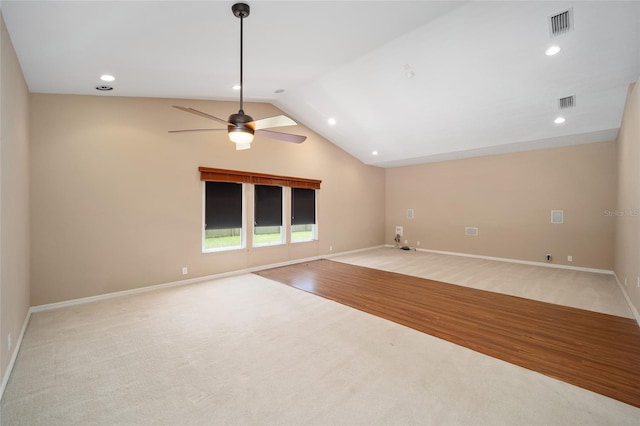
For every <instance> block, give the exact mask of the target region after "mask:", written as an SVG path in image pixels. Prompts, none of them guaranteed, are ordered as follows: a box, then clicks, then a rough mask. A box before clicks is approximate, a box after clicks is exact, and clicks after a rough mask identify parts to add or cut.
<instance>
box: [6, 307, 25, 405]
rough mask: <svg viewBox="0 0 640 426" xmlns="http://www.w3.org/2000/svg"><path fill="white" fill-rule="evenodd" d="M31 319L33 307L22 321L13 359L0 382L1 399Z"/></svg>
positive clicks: (12, 354) (12, 355)
mask: <svg viewBox="0 0 640 426" xmlns="http://www.w3.org/2000/svg"><path fill="white" fill-rule="evenodd" d="M30 319H31V308H29V310H28V311H27V316H26V317H25V319H24V322H23V323H22V329H21V330H20V335H19V336H18V340H16V345H15V346H14V348H13V352H12V353H11V359H10V360H9V364H8V365H7V370H6V371H5V373H4V377H3V378H2V383H0V400H2V397H3V396H4V390H5V389H6V387H7V383H9V378H10V377H11V372H12V371H13V366H14V365H15V363H16V359H18V352H20V346H22V338H23V337H24V333H25V332H26V331H27V325H29V320H30Z"/></svg>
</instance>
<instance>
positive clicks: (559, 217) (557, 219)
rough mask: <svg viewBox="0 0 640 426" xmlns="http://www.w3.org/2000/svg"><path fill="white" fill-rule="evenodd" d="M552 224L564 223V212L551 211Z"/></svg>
mask: <svg viewBox="0 0 640 426" xmlns="http://www.w3.org/2000/svg"><path fill="white" fill-rule="evenodd" d="M551 223H564V210H551Z"/></svg>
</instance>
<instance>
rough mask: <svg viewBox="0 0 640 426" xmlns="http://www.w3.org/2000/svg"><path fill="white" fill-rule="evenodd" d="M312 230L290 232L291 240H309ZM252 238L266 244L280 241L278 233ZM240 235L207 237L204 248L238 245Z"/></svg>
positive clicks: (258, 242)
mask: <svg viewBox="0 0 640 426" xmlns="http://www.w3.org/2000/svg"><path fill="white" fill-rule="evenodd" d="M312 232H313V231H298V232H292V233H291V240H292V241H293V242H296V241H309V240H311V238H312V237H313V235H312ZM253 240H254V242H255V243H256V244H268V243H275V242H279V241H280V234H260V235H254V236H253ZM240 241H241V239H240V236H239V235H236V236H230V237H208V238H205V240H204V248H205V249H220V248H226V247H240Z"/></svg>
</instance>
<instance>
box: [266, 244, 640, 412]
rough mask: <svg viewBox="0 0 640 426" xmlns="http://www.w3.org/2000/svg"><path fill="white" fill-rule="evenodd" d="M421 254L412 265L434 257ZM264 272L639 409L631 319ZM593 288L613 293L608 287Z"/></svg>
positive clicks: (390, 281) (443, 288) (444, 287)
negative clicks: (418, 260) (417, 261)
mask: <svg viewBox="0 0 640 426" xmlns="http://www.w3.org/2000/svg"><path fill="white" fill-rule="evenodd" d="M381 253H384V254H385V255H387V256H396V255H397V253H396V251H394V250H390V249H387V250H384V251H381ZM402 254H403V255H405V254H409V255H411V254H410V253H402ZM422 254H423V253H416V256H414V257H413V259H414V260H415V259H420V260H423V261H424V260H425V259H427V258H428V256H419V255H422ZM367 258H368V259H371V258H372V257H371V256H370V255H369V256H368V257H367ZM498 263H501V262H498ZM509 266H512V265H509ZM517 266H523V265H517ZM405 267H406V265H405ZM534 268H536V267H534ZM537 268H538V269H547V268H540V267H537ZM524 270H526V271H529V272H530V273H529V275H533V273H534V272H536V271H531V270H530V268H528V267H527V268H525V269H524ZM558 271H560V272H564V273H566V272H570V273H571V274H569V275H571V276H574V278H575V275H576V274H573V273H574V272H575V271H561V270H558ZM558 271H552V272H558ZM538 272H539V273H540V274H541V275H545V274H544V273H545V272H549V271H538ZM258 274H259V275H261V276H263V277H265V278H269V279H273V280H276V281H279V282H283V283H285V284H288V285H291V286H293V287H296V288H299V289H302V290H305V291H308V292H311V293H314V294H317V295H320V296H323V297H325V298H329V299H332V300H335V301H338V302H340V303H342V304H345V305H348V306H351V307H354V308H356V309H358V310H362V311H365V312H368V313H371V314H374V315H376V316H379V317H382V318H385V319H389V320H391V321H394V322H397V323H399V324H403V325H406V326H409V327H411V328H414V329H416V330H419V331H422V332H425V333H427V334H430V335H433V336H436V337H439V338H442V339H445V340H448V341H450V342H452V343H456V344H459V345H461V346H465V347H468V348H470V349H473V350H476V351H478V352H481V353H484V354H487V355H490V356H493V357H495V358H498V359H502V360H505V361H507V362H510V363H513V364H516V365H520V366H522V367H525V368H528V369H531V370H534V371H538V372H541V373H543V374H545V375H548V376H551V377H554V378H557V379H560V380H563V381H565V382H567V383H571V384H574V385H576V386H580V387H583V388H585V389H589V390H592V391H594V392H597V393H600V394H602V395H606V396H609V397H612V398H615V399H617V400H619V401H622V402H625V403H627V404H631V405H634V406H636V407H640V353H639V352H638V350H637V349H638V348H639V347H640V328H639V327H638V325H637V323H636V322H635V320H633V319H629V318H625V317H621V316H616V315H609V314H603V313H598V312H594V311H588V310H584V309H576V308H572V307H567V306H561V305H559V304H551V303H544V302H539V301H534V300H531V299H525V298H522V297H514V296H509V295H506V294H498V293H495V292H489V291H481V290H477V289H472V288H466V287H464V286H460V285H449V284H445V283H441V282H437V281H432V280H427V279H421V278H416V277H411V276H408V275H405V274H396V273H392V272H388V271H381V270H374V269H370V268H363V267H358V266H354V265H347V264H345V263H340V262H332V261H328V260H323V261H316V262H310V263H304V264H298V265H292V266H288V267H283V268H275V269H271V270H267V271H261V272H259V273H258ZM467 274H469V272H468V271H467ZM581 274H582V273H581ZM581 274H578V275H581ZM502 275H504V274H502ZM507 275H508V274H507ZM587 275H591V274H587ZM596 275H600V274H596ZM582 278H583V280H584V279H586V278H588V277H582ZM590 278H591V279H593V280H596V281H597V278H598V277H590ZM600 278H601V277H600ZM484 279H485V280H487V278H486V277H485V278H484ZM501 279H504V277H503V278H501ZM539 279H540V280H544V279H543V278H539ZM583 280H580V279H579V280H578V281H583ZM529 281H531V278H529ZM534 281H535V280H534ZM586 281H587V282H588V281H589V280H588V279H587V280H586ZM550 284H551V285H554V286H555V287H561V286H563V283H562V282H557V281H556V282H551V283H550ZM613 284H614V285H616V286H617V284H615V282H614V283H613ZM583 285H584V286H587V287H588V286H589V285H592V284H589V285H588V284H583ZM595 286H596V287H598V286H600V287H607V288H608V289H607V290H605V289H599V290H600V291H601V292H603V293H607V292H612V293H614V294H615V291H613V290H616V287H611V285H608V283H607V282H604V283H601V284H598V285H595ZM617 290H618V292H619V289H617ZM560 293H562V291H561V292H560ZM617 296H618V297H621V294H617ZM556 297H557V296H556ZM623 301H624V300H623ZM611 305H612V306H606V308H607V309H610V308H611V307H614V308H616V306H617V304H615V303H614V304H611Z"/></svg>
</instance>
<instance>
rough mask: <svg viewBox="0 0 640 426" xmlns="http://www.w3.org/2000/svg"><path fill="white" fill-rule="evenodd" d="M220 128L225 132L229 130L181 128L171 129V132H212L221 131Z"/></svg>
mask: <svg viewBox="0 0 640 426" xmlns="http://www.w3.org/2000/svg"><path fill="white" fill-rule="evenodd" d="M220 130H224V131H225V132H226V131H227V129H181V130H169V133H182V132H210V131H220Z"/></svg>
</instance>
